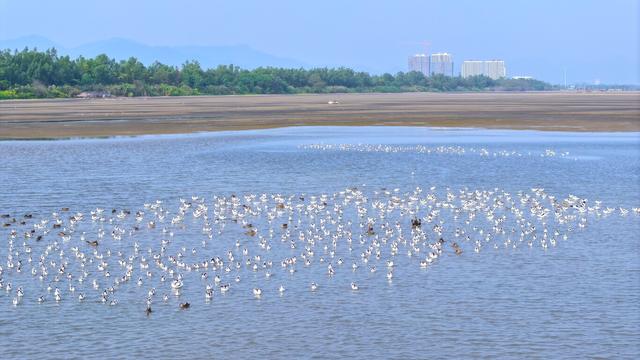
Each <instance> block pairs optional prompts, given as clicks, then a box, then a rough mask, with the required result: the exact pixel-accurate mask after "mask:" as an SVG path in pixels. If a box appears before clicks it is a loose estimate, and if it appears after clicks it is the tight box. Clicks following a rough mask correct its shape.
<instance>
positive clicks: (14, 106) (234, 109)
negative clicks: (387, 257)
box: [0, 92, 640, 139]
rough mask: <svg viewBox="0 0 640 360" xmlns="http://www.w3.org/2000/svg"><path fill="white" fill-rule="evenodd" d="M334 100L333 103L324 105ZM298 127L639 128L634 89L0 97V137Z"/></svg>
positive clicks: (638, 102) (637, 97) (639, 113)
mask: <svg viewBox="0 0 640 360" xmlns="http://www.w3.org/2000/svg"><path fill="white" fill-rule="evenodd" d="M330 100H338V101H339V102H340V103H339V104H332V105H330V104H328V102H329V101H330ZM305 125H332V126H339V125H403V126H436V127H478V128H492V129H530V130H531V129H532V130H553V131H640V93H638V92H621V93H561V92H544V93H403V94H332V95H261V96H198V97H152V98H113V99H54V100H10V101H0V139H35V138H67V137H96V136H114V135H141V134H171V133H189V132H196V131H220V130H240V129H258V128H273V127H285V126H305Z"/></svg>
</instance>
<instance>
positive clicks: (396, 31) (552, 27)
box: [0, 0, 640, 84]
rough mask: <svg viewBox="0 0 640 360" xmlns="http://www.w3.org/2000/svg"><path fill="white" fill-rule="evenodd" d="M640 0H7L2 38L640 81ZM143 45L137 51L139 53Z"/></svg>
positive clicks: (381, 68) (0, 15)
mask: <svg viewBox="0 0 640 360" xmlns="http://www.w3.org/2000/svg"><path fill="white" fill-rule="evenodd" d="M639 3H640V0H600V1H595V0H579V1H574V0H562V1H560V0H535V1H534V0H531V1H509V0H503V1H491V0H485V1H470V0H469V1H467V0H449V1H445V0H442V1H439V0H438V1H427V0H423V1H420V0H393V1H376V0H367V1H361V0H351V1H347V0H340V1H334V0H322V1H312V0H308V1H302V0H295V1H294V0H291V1H289V0H282V1H279V0H270V1H264V0H247V1H242V0H233V1H232V0H202V1H189V0H182V1H166V0H153V1H146V0H144V1H143V0H139V1H132V0H108V1H87V0H82V1H79V0H56V1H45V0H42V1H34V0H0V40H8V39H14V38H19V37H23V36H30V35H39V36H43V37H46V38H48V39H51V40H53V41H54V42H56V43H59V44H61V45H63V46H66V47H74V46H79V45H81V44H85V43H89V42H94V41H99V40H106V39H110V38H124V39H129V40H133V41H137V42H140V43H144V44H148V45H168V46H178V45H216V46H217V45H248V46H250V47H252V48H254V49H257V50H260V51H263V52H266V53H269V54H272V55H276V56H280V57H286V58H291V59H295V60H298V61H300V62H303V63H305V64H309V65H311V66H347V67H352V68H355V69H358V70H364V71H370V72H373V73H382V72H391V73H395V72H397V71H406V70H407V58H408V56H409V55H411V54H413V53H422V52H425V48H424V46H423V45H422V43H423V42H425V41H428V42H429V43H430V46H429V52H448V53H451V54H452V55H453V58H454V63H455V68H456V73H457V72H458V71H459V65H460V64H461V63H462V61H463V60H471V59H502V60H504V61H505V62H506V66H507V73H508V75H509V76H515V75H528V76H533V77H535V78H539V79H542V80H545V81H549V82H552V83H556V84H561V83H563V81H564V72H565V69H566V76H567V81H568V82H569V83H594V82H596V81H597V82H601V83H608V84H614V83H617V84H639V83H640V75H639V70H638V68H639V67H640V66H639V64H638V61H639V59H638V57H639V55H638V54H639V51H640V50H639V45H638V43H639V41H640V40H639V32H640V29H639V25H638V22H639V21H640V20H639V18H640V6H639ZM131 55H132V56H135V54H131Z"/></svg>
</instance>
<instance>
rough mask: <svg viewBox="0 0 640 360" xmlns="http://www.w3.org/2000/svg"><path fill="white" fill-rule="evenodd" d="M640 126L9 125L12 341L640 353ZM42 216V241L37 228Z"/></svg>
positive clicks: (5, 181)
mask: <svg viewBox="0 0 640 360" xmlns="http://www.w3.org/2000/svg"><path fill="white" fill-rule="evenodd" d="M639 139H640V137H639V136H638V134H635V133H633V134H573V133H540V132H518V131H481V130H466V129H454V130H444V129H422V128H289V129H276V130H260V131H246V132H231V133H217V134H194V135H180V136H179V135H171V136H144V137H139V138H114V139H100V140H83V139H78V140H67V141H28V142H3V143H0V153H2V154H3V162H4V165H5V167H4V168H3V169H2V171H1V172H0V181H1V182H2V187H3V191H2V192H1V193H0V213H2V214H5V213H6V214H11V217H16V218H17V221H18V222H19V221H25V225H23V226H22V227H19V226H20V225H19V224H17V223H15V224H13V225H11V226H8V227H4V228H2V229H1V230H0V235H1V236H2V238H3V244H5V245H3V246H2V247H1V248H0V255H1V258H2V260H3V261H2V266H3V274H2V278H3V286H4V287H5V288H6V285H7V283H8V282H12V284H13V287H12V289H11V290H9V291H5V290H2V291H1V293H0V307H2V308H4V309H5V310H4V311H2V312H0V333H2V337H0V346H1V348H2V350H0V355H2V357H3V358H13V357H17V356H19V355H23V356H25V355H26V356H30V357H35V356H38V357H56V358H58V357H68V356H70V355H75V356H81V357H100V358H101V357H104V356H109V357H122V356H130V357H134V356H156V357H172V356H173V355H175V354H181V355H186V356H190V357H198V358H201V357H211V356H221V355H222V356H224V357H242V358H244V357H249V356H261V357H283V356H291V357H309V356H312V355H316V356H320V357H326V356H331V357H334V356H347V355H353V354H354V353H355V354H356V355H357V356H358V357H362V358H371V357H379V356H380V355H385V356H386V357H395V358H425V357H438V356H466V357H480V356H487V357H494V356H510V357H527V356H532V355H539V356H542V357H556V356H559V355H560V356H564V355H575V356H578V357H585V356H603V357H605V356H606V357H611V356H612V355H613V354H615V355H613V356H616V357H629V358H634V357H637V356H638V355H640V348H639V345H638V344H637V341H636V338H637V336H638V334H639V330H638V329H639V328H640V315H638V314H640V311H638V310H640V309H638V307H639V306H638V303H637V299H638V296H639V295H640V281H639V280H640V266H639V265H638V264H640V261H639V260H640V259H639V258H640V251H639V250H640V249H639V244H638V241H637V234H638V231H639V230H640V221H639V220H638V219H639V217H638V216H637V215H635V214H634V210H632V208H634V207H638V206H640V188H639V185H638V184H639V183H640V171H639V170H640V156H639V155H640V147H639V144H640V142H639ZM318 144H322V145H321V146H320V145H318ZM354 149H355V151H354ZM385 149H386V150H385ZM389 149H391V150H393V149H396V150H398V149H401V150H402V151H389ZM425 149H436V150H435V151H425ZM437 149H445V150H443V151H438V150H437ZM446 149H450V150H451V151H448V150H446ZM481 150H484V152H483V151H481ZM549 151H551V152H552V153H550V152H549ZM551 154H553V155H551ZM354 188H357V190H355V189H354ZM417 188H419V189H421V190H420V191H419V192H415V191H416V189H417ZM432 188H433V189H432ZM532 188H534V190H532ZM349 189H352V190H349ZM396 189H397V190H396ZM541 189H544V190H541ZM475 190H478V192H475ZM251 194H254V195H253V197H252V196H251ZM262 194H265V195H264V197H262V196H263V195H262ZM323 194H325V197H322V196H323ZM430 194H433V195H430ZM247 196H248V197H247ZM451 196H453V197H451ZM550 196H551V198H550ZM181 199H182V201H181ZM157 200H158V201H159V202H158V201H157ZM583 200H584V201H585V203H586V204H587V205H585V207H584V212H582V211H581V206H582V205H581V204H582V203H581V201H583ZM554 201H557V206H556V207H554V205H553V204H554ZM596 201H601V203H600V202H598V203H596ZM145 204H146V206H144V205H145ZM450 204H455V205H454V207H451V206H450ZM67 207H68V208H69V210H68V211H66V209H64V210H65V211H63V209H62V208H67ZM96 208H101V209H104V210H103V211H102V212H96ZM558 208H563V209H565V210H564V212H563V214H564V215H566V216H567V217H566V218H565V217H561V218H558V217H557V216H555V215H554V212H553V211H554V209H555V210H557V209H558ZM589 208H590V209H589ZM620 208H622V210H621V209H620ZM112 209H113V211H112ZM456 209H457V210H456ZM545 209H546V210H548V214H545V211H546V210H545ZM92 211H93V213H92ZM456 211H457V212H456ZM626 211H628V212H627V213H625V212H626ZM52 212H56V213H57V215H53V216H52V215H51V214H52ZM609 212H610V214H608V213H609ZM621 212H622V213H621ZM27 213H28V214H32V216H33V218H26V219H25V218H24V214H27ZM78 213H82V216H80V215H79V214H78ZM471 213H474V214H475V215H473V218H472V219H469V216H470V215H469V214H471ZM564 215H563V216H564ZM418 218H420V219H422V223H421V224H420V225H419V226H413V227H412V226H411V225H412V224H411V220H412V219H414V220H415V219H418ZM42 219H47V220H48V221H49V222H47V223H46V224H45V223H42V222H40V221H41V220H42ZM234 219H235V220H236V221H237V222H236V221H234ZM582 219H584V221H583V220H582ZM2 220H3V221H9V220H10V219H8V218H3V219H2ZM56 221H57V222H59V223H60V228H56V229H54V228H53V224H55V223H56ZM332 221H333V222H332ZM465 221H468V223H467V222H465ZM150 222H153V224H150ZM34 223H36V224H37V226H36V230H37V231H38V234H39V233H41V232H43V231H45V229H46V230H49V231H50V232H49V234H47V235H45V236H44V237H43V238H42V239H41V241H37V240H36V239H34V238H33V237H29V238H25V237H24V236H23V231H24V230H23V229H26V228H33V224H34ZM249 223H250V224H251V225H249ZM285 223H286V224H288V225H287V226H286V227H284V225H283V224H285ZM207 224H209V226H208V225H207ZM369 225H371V227H370V228H369ZM414 225H417V224H414ZM39 226H41V228H39ZM340 226H342V227H340ZM136 228H137V230H136ZM496 228H497V229H502V230H504V233H501V232H500V231H499V230H497V229H496ZM532 228H534V229H533V230H532ZM15 229H20V230H21V231H20V232H16V236H15V238H14V239H12V238H11V230H15ZM101 229H102V230H101ZM163 229H166V231H163ZM543 229H546V231H543ZM511 230H517V231H514V232H510V231H511ZM103 231H104V232H103ZM59 232H63V234H59ZM65 232H66V233H65ZM369 232H370V233H369ZM523 232H524V233H523ZM67 233H70V234H71V235H69V234H67ZM82 233H84V235H82ZM490 233H491V235H489V234H490ZM287 234H289V235H287ZM564 235H567V236H566V238H567V240H564V238H565V236H564ZM287 236H288V237H287ZM487 236H489V239H487ZM534 236H535V238H534ZM440 237H442V238H443V239H445V243H444V245H442V246H441V248H440V250H441V253H439V252H438V250H439V247H440V245H438V239H439V238H440ZM521 239H522V240H521ZM543 239H544V241H543ZM552 239H553V243H552V241H551V240H552ZM54 241H56V242H57V244H56V243H54ZM87 241H89V242H93V241H98V242H99V245H97V247H96V248H95V249H94V248H93V246H92V244H89V243H87ZM453 242H456V246H459V247H460V249H461V250H460V252H461V254H460V255H456V254H455V247H454V246H453V245H452V244H453ZM236 243H238V244H239V246H236ZM543 244H544V246H543ZM325 246H326V248H325ZM267 247H268V248H267ZM245 248H246V254H245V253H243V250H244V249H245ZM545 248H546V250H545ZM10 249H11V251H9V250H10ZM27 249H29V250H27ZM394 249H395V250H394ZM229 250H231V251H232V254H231V255H230V254H229V253H228V251H229ZM27 251H29V252H27ZM108 251H109V252H108ZM149 251H151V252H149ZM378 251H379V252H380V253H379V254H378ZM476 251H477V252H476ZM332 252H333V254H332ZM409 252H410V253H411V256H409ZM430 253H433V254H435V255H438V254H439V255H438V256H437V258H436V259H434V260H433V261H429V263H428V264H426V259H428V258H429V255H428V254H430ZM27 254H29V255H32V262H31V263H29V262H28V261H27V258H28V256H29V255H27ZM43 254H45V259H46V263H45V264H44V265H45V267H46V268H47V269H49V272H48V273H47V274H46V275H45V276H43V280H42V281H40V280H39V279H38V277H40V276H42V265H40V264H38V262H39V260H40V259H41V258H40V256H42V255H43ZM80 254H82V255H80ZM332 255H333V257H332ZM156 256H158V257H156ZM229 256H232V257H233V260H230V258H229ZM256 256H260V258H256ZM83 257H84V262H85V267H84V268H82V267H81V265H80V264H82V263H83ZM129 257H131V258H129ZM215 257H218V258H219V259H217V260H214V261H211V260H212V259H215ZM294 258H295V259H296V260H292V259H294ZM89 259H90V260H91V262H89ZM158 259H161V260H162V261H161V264H162V266H168V268H166V269H163V268H162V267H161V266H160V265H158V263H157V261H156V260H158ZM321 259H322V261H321ZM339 259H341V262H342V264H340V265H339V264H338V260H339ZM365 259H366V262H365V261H364V260H365ZM19 260H22V261H23V262H22V263H21V264H20V267H21V271H20V272H17V268H18V261H19ZM247 260H248V263H247ZM282 260H285V261H284V262H285V264H281V261H282ZM65 261H66V263H65ZM120 261H123V262H124V264H121V263H120ZM269 261H273V264H270V263H269ZM293 261H297V263H294V264H292V262H293ZM388 261H393V262H394V264H393V266H392V267H389V266H388ZM52 262H54V263H53V264H52ZM238 262H240V263H241V267H240V268H239V269H238V268H235V264H236V263H238ZM307 262H308V264H305V263H307ZM205 263H206V266H207V268H206V269H204V266H205ZM9 264H10V265H11V267H9ZM195 264H197V267H196V266H195ZM329 264H331V267H332V268H333V269H334V270H332V271H335V274H334V276H332V277H329V276H328V275H327V273H328V272H329V270H328V266H329ZM132 265H135V266H132ZM354 265H355V268H354ZM129 266H131V268H129ZM214 266H215V268H214ZM227 267H228V268H229V269H228V271H227ZM60 268H63V271H62V272H60V273H59V274H56V270H58V271H59V270H60ZM169 268H171V269H175V272H174V273H173V274H171V275H170V274H169V272H168V269H169ZM374 268H375V269H376V271H374V272H372V271H371V270H372V269H374ZM32 269H36V275H32V273H31V271H32ZM291 269H294V270H295V271H294V272H293V273H292V272H290V270H291ZM85 271H86V273H87V274H86V281H83V282H78V278H82V277H83V276H84V275H83V274H84V272H85ZM107 271H108V272H109V273H110V275H112V276H109V277H106V276H105V272H107ZM127 273H129V274H128V275H130V276H129V277H130V279H127V280H126V285H122V286H116V287H117V288H118V289H116V290H115V291H114V292H113V293H111V292H109V291H108V294H107V301H106V304H102V301H101V295H100V294H101V293H102V291H103V290H104V289H108V288H109V287H110V286H112V285H113V284H114V283H116V282H115V280H116V279H117V278H119V277H121V276H124V277H127ZM203 273H206V275H203ZM267 273H268V274H269V275H267ZM389 273H392V277H393V279H392V281H391V282H389V281H388V279H387V276H388V275H387V274H389ZM68 274H72V278H71V279H68V278H67V276H68ZM161 274H164V275H165V276H166V278H165V279H164V280H165V281H162V280H161ZM178 274H179V275H180V276H182V277H183V279H182V280H181V281H183V284H184V286H183V288H182V289H181V293H180V295H179V296H176V294H174V292H173V291H172V290H171V281H172V278H177V276H178ZM56 276H57V277H58V281H55V277H56ZM216 276H218V277H219V278H220V281H219V282H218V281H216V280H217V279H216ZM237 276H239V277H240V279H239V280H240V281H239V282H236V277H237ZM94 279H96V280H97V282H98V287H97V289H94V286H93V280H94ZM138 282H139V283H140V285H139V286H138ZM312 282H315V283H317V284H318V288H317V289H316V290H315V291H311V289H310V284H311V283H312ZM352 282H353V283H354V284H355V285H357V287H358V290H357V291H354V290H351V285H350V284H351V283H352ZM226 283H229V284H230V290H229V291H228V292H226V293H224V294H223V293H222V292H221V291H220V285H222V284H226ZM207 284H210V285H212V289H213V298H212V299H211V300H210V301H207V300H206V298H205V288H206V285H207ZM280 285H283V286H284V287H285V290H284V292H283V293H282V294H281V293H280V292H279V291H278V288H279V287H280ZM19 286H22V287H23V291H24V294H25V295H24V297H22V300H21V301H20V302H19V304H18V306H13V305H12V301H13V299H15V298H17V297H18V296H17V294H16V291H17V287H19ZM49 286H51V292H49V291H48V290H47V287H49ZM70 286H73V287H74V292H71V291H70ZM55 288H59V289H60V290H61V294H62V296H61V301H60V302H56V301H55V294H54V293H55ZM151 288H155V289H156V294H155V295H153V296H152V298H153V301H152V303H151V308H152V309H153V312H152V313H151V314H149V316H147V314H145V307H146V298H147V297H148V296H149V294H148V292H149V290H150V289H151ZM254 288H259V289H260V290H262V295H261V296H260V297H259V298H256V296H255V295H254V293H253V289H254ZM79 293H83V294H86V296H87V298H86V300H85V301H83V302H80V301H78V299H77V297H78V294H79ZM165 293H166V294H167V295H168V299H167V300H166V301H164V300H163V299H162V297H163V295H164V294H165ZM39 296H44V298H45V301H44V302H43V303H42V304H39V303H38V301H37V299H38V297H39ZM114 299H116V300H117V301H118V303H117V305H114V306H109V305H108V304H109V303H110V302H111V301H112V300H114ZM186 301H189V302H190V303H191V305H192V306H191V307H190V308H189V309H188V310H180V309H179V307H178V304H179V303H184V302H186ZM33 339H38V344H39V346H38V347H34V346H33ZM114 344H117V345H114ZM442 344H447V346H442ZM143 348H144V352H142V351H143V350H142V349H143ZM167 350H173V351H175V354H174V353H171V355H170V354H169V353H167Z"/></svg>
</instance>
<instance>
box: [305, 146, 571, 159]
mask: <svg viewBox="0 0 640 360" xmlns="http://www.w3.org/2000/svg"><path fill="white" fill-rule="evenodd" d="M299 148H300V149H304V150H315V151H348V152H374V153H419V154H427V155H431V154H443V155H468V154H474V155H478V156H482V157H522V156H538V157H568V156H569V152H568V151H562V152H558V151H556V150H553V149H545V150H544V151H543V152H539V153H535V152H519V151H515V150H497V151H494V150H489V149H487V148H483V147H482V148H476V147H464V146H459V145H455V146H451V145H441V146H425V145H406V146H402V145H385V144H305V145H300V146H299Z"/></svg>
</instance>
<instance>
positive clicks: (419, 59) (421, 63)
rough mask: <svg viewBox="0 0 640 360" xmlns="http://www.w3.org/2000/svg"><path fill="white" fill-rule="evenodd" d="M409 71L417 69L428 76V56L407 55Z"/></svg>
mask: <svg viewBox="0 0 640 360" xmlns="http://www.w3.org/2000/svg"><path fill="white" fill-rule="evenodd" d="M409 71H419V72H421V73H423V74H424V76H429V57H428V56H427V55H425V54H415V55H413V56H410V57H409Z"/></svg>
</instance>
